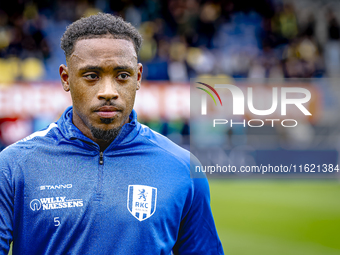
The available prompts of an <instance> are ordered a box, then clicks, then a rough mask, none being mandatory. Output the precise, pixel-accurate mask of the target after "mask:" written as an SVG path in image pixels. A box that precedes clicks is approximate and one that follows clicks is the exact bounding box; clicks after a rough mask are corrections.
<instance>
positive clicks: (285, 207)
mask: <svg viewBox="0 0 340 255" xmlns="http://www.w3.org/2000/svg"><path fill="white" fill-rule="evenodd" d="M209 183H210V190H211V206H212V210H213V214H214V218H215V223H216V226H217V230H218V233H219V236H220V238H221V241H222V244H223V248H224V251H225V254H228V255H273V254H275V255H305V254H306V255H328V254H329V255H336V254H337V255H339V254H340V181H338V180H332V181H330V180H326V181H301V180H276V181H275V180H261V181H259V180H209Z"/></svg>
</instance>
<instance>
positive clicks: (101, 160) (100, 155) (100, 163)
mask: <svg viewBox="0 0 340 255" xmlns="http://www.w3.org/2000/svg"><path fill="white" fill-rule="evenodd" d="M103 154H104V153H103V152H102V151H101V152H100V153H99V165H103V164H104V155H103Z"/></svg>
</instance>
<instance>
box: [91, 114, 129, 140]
mask: <svg viewBox="0 0 340 255" xmlns="http://www.w3.org/2000/svg"><path fill="white" fill-rule="evenodd" d="M100 120H101V122H102V123H104V124H110V123H111V122H113V121H114V118H111V119H107V118H101V119H100ZM124 122H125V121H124ZM124 122H123V123H124ZM123 125H124V124H123ZM123 125H120V126H119V127H116V128H113V129H109V130H103V129H100V128H96V127H94V126H91V127H90V130H91V133H92V135H93V137H94V138H96V139H100V140H103V141H105V142H112V141H113V140H114V139H116V137H117V136H118V135H119V133H120V130H121V129H122V127H123Z"/></svg>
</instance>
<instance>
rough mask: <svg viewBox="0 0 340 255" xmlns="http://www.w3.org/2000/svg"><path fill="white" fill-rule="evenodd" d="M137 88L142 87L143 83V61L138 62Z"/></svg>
mask: <svg viewBox="0 0 340 255" xmlns="http://www.w3.org/2000/svg"><path fill="white" fill-rule="evenodd" d="M137 71H138V73H137V90H139V89H140V86H141V83H142V73H143V65H142V64H141V63H138V64H137Z"/></svg>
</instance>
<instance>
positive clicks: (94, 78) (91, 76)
mask: <svg viewBox="0 0 340 255" xmlns="http://www.w3.org/2000/svg"><path fill="white" fill-rule="evenodd" d="M85 78H86V79H88V80H96V79H98V75H96V74H95V73H91V74H88V75H85Z"/></svg>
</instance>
